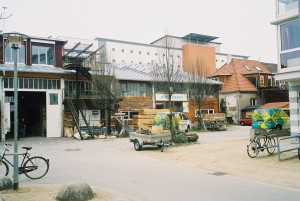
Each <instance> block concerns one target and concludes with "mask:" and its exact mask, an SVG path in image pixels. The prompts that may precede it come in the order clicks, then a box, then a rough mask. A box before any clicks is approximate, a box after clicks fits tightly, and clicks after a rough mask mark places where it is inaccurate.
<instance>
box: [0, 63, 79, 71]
mask: <svg viewBox="0 0 300 201" xmlns="http://www.w3.org/2000/svg"><path fill="white" fill-rule="evenodd" d="M0 71H2V72H3V74H4V73H5V71H14V64H13V63H8V62H7V63H5V64H0ZM18 72H30V73H50V74H71V73H74V71H73V70H65V69H63V68H60V67H55V66H50V65H32V66H29V65H25V64H18Z"/></svg>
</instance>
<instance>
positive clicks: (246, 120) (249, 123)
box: [240, 116, 252, 126]
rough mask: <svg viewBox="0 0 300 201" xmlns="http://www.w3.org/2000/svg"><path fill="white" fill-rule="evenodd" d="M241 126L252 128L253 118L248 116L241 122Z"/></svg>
mask: <svg viewBox="0 0 300 201" xmlns="http://www.w3.org/2000/svg"><path fill="white" fill-rule="evenodd" d="M240 124H241V125H242V126H245V125H248V126H251V125H252V117H250V116H247V117H244V118H242V119H241V120H240Z"/></svg>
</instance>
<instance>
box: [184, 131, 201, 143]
mask: <svg viewBox="0 0 300 201" xmlns="http://www.w3.org/2000/svg"><path fill="white" fill-rule="evenodd" d="M186 137H187V138H188V141H189V142H197V141H198V139H199V136H198V135H197V134H195V133H190V134H187V135H186Z"/></svg>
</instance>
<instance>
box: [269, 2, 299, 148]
mask: <svg viewBox="0 0 300 201" xmlns="http://www.w3.org/2000/svg"><path fill="white" fill-rule="evenodd" d="M275 3H276V20H275V21H273V22H272V24H273V25H276V27H277V48H278V74H277V75H276V76H275V79H276V80H280V81H287V82H288V84H289V103H290V122H291V135H292V136H294V135H296V134H298V133H299V132H300V101H299V100H300V97H299V96H300V95H299V93H300V58H299V57H297V56H296V57H292V58H289V59H287V63H286V68H281V63H282V61H281V55H283V54H289V53H292V54H293V53H296V52H297V51H299V50H300V47H298V46H297V45H295V44H293V46H290V47H285V49H284V50H282V43H285V44H287V43H288V42H289V43H292V42H293V37H299V36H298V35H289V36H290V37H291V38H289V40H290V41H286V40H285V37H284V36H282V35H281V34H282V31H281V26H282V25H284V24H290V23H291V22H293V21H295V20H298V19H299V9H298V8H299V6H300V2H299V1H284V0H275ZM286 32H287V30H285V33H286ZM295 55H297V54H295ZM292 141H293V142H295V143H296V139H292ZM297 143H299V142H297Z"/></svg>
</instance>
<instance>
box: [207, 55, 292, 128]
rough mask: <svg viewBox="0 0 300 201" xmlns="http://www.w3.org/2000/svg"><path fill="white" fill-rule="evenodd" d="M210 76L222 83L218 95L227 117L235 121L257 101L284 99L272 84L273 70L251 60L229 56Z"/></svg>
mask: <svg viewBox="0 0 300 201" xmlns="http://www.w3.org/2000/svg"><path fill="white" fill-rule="evenodd" d="M269 65H270V64H269ZM211 78H213V79H215V80H218V81H220V82H223V83H224V86H223V88H222V89H221V91H220V99H224V100H225V102H226V108H227V117H228V118H232V120H233V121H234V122H236V123H238V122H239V120H240V119H241V118H243V117H245V116H250V115H251V114H252V111H253V110H254V109H256V108H258V106H260V105H263V104H265V103H269V102H279V101H287V99H288V97H286V96H285V95H284V90H282V89H280V88H279V87H277V86H276V83H275V80H274V74H273V73H272V72H270V71H269V70H268V69H267V68H266V67H265V66H264V65H263V64H262V63H260V62H258V61H255V60H245V59H232V60H231V62H230V63H228V64H224V65H223V66H222V67H221V68H219V69H218V70H217V71H216V72H215V73H214V74H213V75H211Z"/></svg>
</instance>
